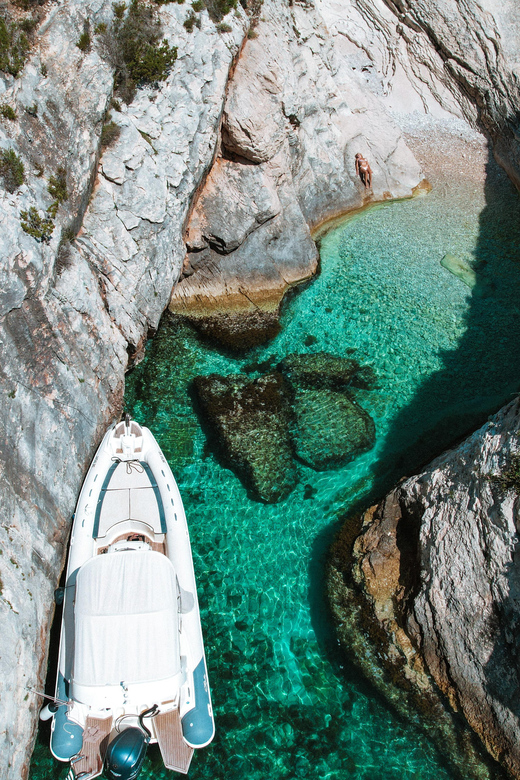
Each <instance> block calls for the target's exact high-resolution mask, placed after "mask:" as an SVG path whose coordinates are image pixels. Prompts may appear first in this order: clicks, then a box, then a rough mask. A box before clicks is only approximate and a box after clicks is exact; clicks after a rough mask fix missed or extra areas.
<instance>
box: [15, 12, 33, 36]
mask: <svg viewBox="0 0 520 780" xmlns="http://www.w3.org/2000/svg"><path fill="white" fill-rule="evenodd" d="M37 25H38V19H33V18H32V16H28V17H27V19H22V20H21V21H20V22H18V27H19V28H20V30H23V31H24V32H25V33H27V34H28V35H30V34H31V33H32V32H34V30H35V29H36V27H37Z"/></svg>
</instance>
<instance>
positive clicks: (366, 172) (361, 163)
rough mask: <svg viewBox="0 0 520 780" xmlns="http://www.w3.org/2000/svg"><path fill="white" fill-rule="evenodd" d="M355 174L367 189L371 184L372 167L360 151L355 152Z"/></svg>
mask: <svg viewBox="0 0 520 780" xmlns="http://www.w3.org/2000/svg"><path fill="white" fill-rule="evenodd" d="M356 174H357V175H358V176H359V178H360V179H361V181H362V183H363V184H364V185H365V189H366V190H368V189H369V188H370V187H371V186H372V168H371V167H370V165H369V164H368V160H365V158H364V157H363V155H362V154H361V153H360V152H358V153H357V154H356Z"/></svg>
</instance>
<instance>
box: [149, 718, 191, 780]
mask: <svg viewBox="0 0 520 780" xmlns="http://www.w3.org/2000/svg"><path fill="white" fill-rule="evenodd" d="M153 724H154V728H155V734H156V736H157V741H158V743H159V749H160V751H161V756H162V759H163V761H164V765H165V767H166V768H167V769H173V770H174V771H175V772H180V773H181V774H183V775H187V774H188V769H189V768H190V763H191V758H192V756H193V748H192V747H190V746H189V745H187V744H186V742H185V741H184V739H183V737H182V727H181V718H180V715H179V710H170V712H161V713H160V714H159V715H156V716H155V717H154V719H153Z"/></svg>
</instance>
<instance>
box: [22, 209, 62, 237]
mask: <svg viewBox="0 0 520 780" xmlns="http://www.w3.org/2000/svg"><path fill="white" fill-rule="evenodd" d="M20 224H21V226H22V230H24V231H25V232H26V233H28V234H29V235H30V236H32V237H33V238H35V239H36V241H40V242H43V243H45V244H47V243H48V242H49V241H50V239H51V236H52V231H53V230H54V221H53V220H52V219H48V218H46V217H40V215H39V214H38V212H37V210H36V209H35V208H34V206H31V208H30V209H29V211H22V213H21V214H20Z"/></svg>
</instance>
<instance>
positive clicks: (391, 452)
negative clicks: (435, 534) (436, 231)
mask: <svg viewBox="0 0 520 780" xmlns="http://www.w3.org/2000/svg"><path fill="white" fill-rule="evenodd" d="M484 192H485V200H486V205H485V207H484V209H483V210H482V212H481V214H480V217H479V235H478V240H477V244H476V248H475V251H474V257H473V259H472V260H471V261H470V264H469V269H468V271H469V272H466V273H465V275H466V278H468V277H469V282H470V283H472V287H471V288H470V287H468V293H469V294H470V295H471V298H470V302H469V307H468V310H467V312H466V315H465V332H464V334H463V335H462V337H461V338H460V340H459V343H458V346H457V348H456V349H454V350H444V351H442V352H441V353H440V358H441V360H442V364H443V367H442V369H441V370H440V371H438V372H436V373H435V374H433V375H432V376H430V377H429V378H428V379H426V380H425V381H424V382H423V383H422V384H421V386H420V387H419V389H418V390H417V392H416V394H415V396H414V398H413V401H412V402H411V403H410V404H409V405H408V406H407V407H406V408H405V409H403V410H402V411H401V412H400V413H399V414H398V415H397V417H396V418H395V420H394V421H393V424H392V427H391V429H390V431H389V433H388V435H387V437H386V442H385V448H384V450H383V451H382V452H381V455H380V457H379V459H378V463H377V466H376V468H377V471H378V472H379V476H380V477H383V479H384V477H385V475H386V474H388V473H389V472H390V473H393V474H394V476H395V477H397V478H400V477H403V476H408V475H410V474H412V473H416V472H417V471H418V470H419V469H420V468H421V466H422V465H424V464H425V463H427V462H428V461H430V460H431V459H432V458H434V457H436V456H437V455H439V454H441V453H442V452H443V451H444V450H445V449H446V448H448V447H451V446H454V445H455V444H456V443H457V442H458V441H459V440H460V439H461V438H462V437H464V436H466V435H467V434H468V433H470V432H472V431H473V430H476V429H477V428H478V427H479V426H480V425H482V424H483V423H484V422H485V421H486V419H487V417H488V416H489V415H490V414H492V413H494V412H495V411H498V409H499V408H500V407H501V406H502V405H503V404H504V403H506V402H507V401H508V400H511V399H512V398H513V397H514V396H515V394H516V393H518V390H519V388H520V361H518V359H517V354H518V348H519V345H520V199H519V197H518V193H517V192H516V190H515V189H514V187H513V185H512V184H511V183H510V182H509V180H508V179H507V177H506V175H505V173H504V172H503V171H502V169H500V168H499V167H498V165H497V164H496V163H495V162H494V160H492V159H491V160H489V161H488V163H487V165H486V183H485V190H484ZM506 199H509V201H510V202H509V208H508V209H504V202H505V200H506ZM456 259H457V258H456ZM463 273H464V271H463ZM453 283H454V284H464V282H463V281H462V280H460V281H459V280H456V279H454V280H453ZM512 290H514V292H515V293H516V294H513V295H512V294H511V292H512ZM425 419H428V425H427V426H426V425H425V423H424V421H425ZM396 453H399V454H398V455H396ZM381 486H382V487H384V488H385V489H387V488H386V486H385V485H384V484H382V485H381Z"/></svg>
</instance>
